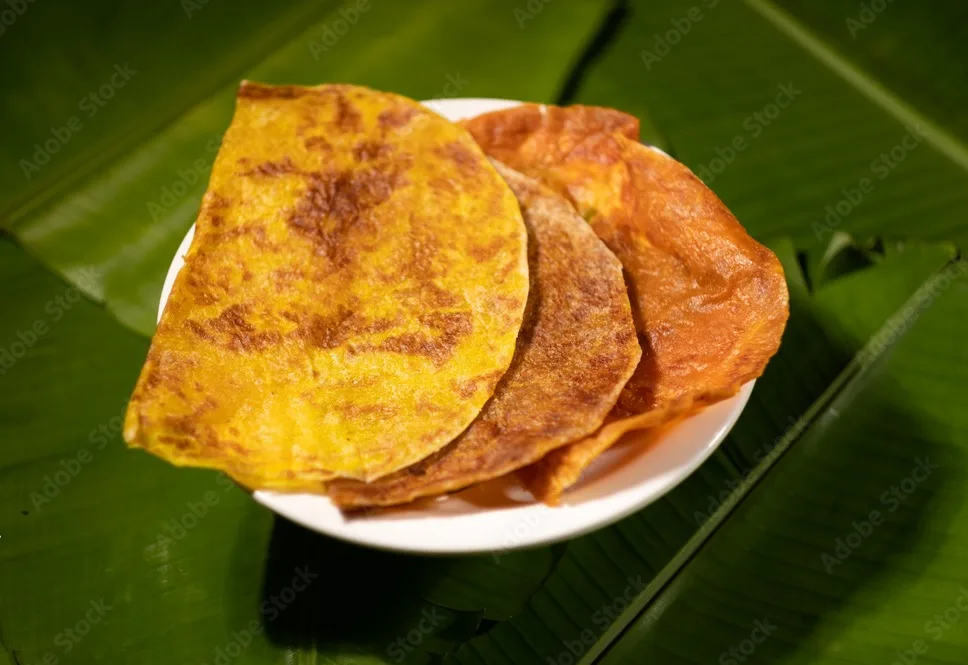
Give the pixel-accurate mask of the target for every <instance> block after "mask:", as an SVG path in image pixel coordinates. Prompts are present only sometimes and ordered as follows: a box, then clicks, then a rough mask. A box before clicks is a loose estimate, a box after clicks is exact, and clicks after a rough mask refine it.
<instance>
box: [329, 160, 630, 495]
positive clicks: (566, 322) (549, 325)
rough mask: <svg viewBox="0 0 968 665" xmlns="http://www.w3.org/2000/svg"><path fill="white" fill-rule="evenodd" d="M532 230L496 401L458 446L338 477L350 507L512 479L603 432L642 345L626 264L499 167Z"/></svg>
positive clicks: (549, 195)
mask: <svg viewBox="0 0 968 665" xmlns="http://www.w3.org/2000/svg"><path fill="white" fill-rule="evenodd" d="M496 166H497V167H498V171H499V172H500V173H501V175H503V176H504V178H505V179H506V180H507V182H508V184H510V185H511V189H512V190H514V193H515V195H516V196H517V197H518V201H519V202H520V204H521V209H522V211H523V212H524V219H525V223H526V224H527V225H528V229H529V231H530V237H529V240H530V245H529V260H530V264H531V282H532V284H531V292H530V295H529V306H528V309H527V313H526V314H525V322H524V325H523V326H522V329H521V335H520V336H519V338H518V348H517V351H516V354H515V358H514V361H512V363H511V367H510V369H508V371H507V373H506V374H505V375H504V377H503V378H502V379H501V381H500V383H498V386H497V389H496V390H495V392H494V397H493V398H492V399H491V401H490V402H488V403H487V405H486V406H485V407H484V409H483V410H482V411H481V414H480V415H479V416H478V417H477V419H476V420H475V421H474V422H473V423H472V424H471V426H470V427H469V428H468V429H467V431H465V432H464V433H463V434H462V435H461V436H459V437H458V438H457V439H456V440H455V441H453V442H452V443H450V444H449V445H448V446H446V447H444V448H443V449H442V450H440V451H439V452H437V453H435V454H434V455H431V456H430V457H428V458H427V459H425V460H422V461H420V462H418V463H417V464H415V465H414V466H412V467H409V468H406V469H403V470H401V471H398V472H397V473H394V474H392V475H390V476H387V477H385V478H381V479H380V480H377V481H375V482H372V483H369V484H367V483H362V482H358V481H334V482H332V483H330V484H329V486H328V492H329V496H330V497H331V498H332V500H333V501H334V502H335V503H336V505H338V506H340V507H342V508H350V509H352V508H363V507H367V506H387V505H394V504H400V503H406V502H409V501H412V500H413V499H416V498H418V497H422V496H432V495H436V494H442V493H444V492H451V491H454V490H457V489H461V488H464V487H467V486H469V485H472V484H474V483H477V482H481V481H484V480H489V479H491V478H495V477H497V476H500V475H503V474H505V473H509V472H511V471H514V470H516V469H519V468H521V467H522V466H524V465H527V464H531V463H532V462H535V461H537V460H538V459H540V458H541V457H542V456H543V455H544V454H545V453H547V452H548V451H549V450H553V449H555V448H557V447H559V446H562V445H564V444H566V443H567V442H569V441H574V440H576V439H579V438H581V437H584V436H586V435H588V434H590V433H592V432H594V431H595V430H597V429H598V428H599V427H600V426H601V424H602V421H603V419H604V418H605V416H606V414H608V412H609V410H611V408H612V407H613V406H614V404H615V401H616V399H618V395H619V392H620V391H621V389H622V386H624V385H625V383H626V381H628V379H629V377H630V376H631V375H632V372H633V371H634V369H635V367H636V365H637V364H638V361H639V357H640V356H641V349H640V348H639V343H638V340H637V336H636V333H635V324H634V323H633V321H632V312H631V308H630V304H629V299H628V294H627V291H626V289H625V282H624V279H623V277H622V266H621V264H620V263H619V262H618V259H616V258H615V256H614V255H613V254H612V253H611V252H610V251H609V250H608V248H607V247H605V245H604V244H603V243H602V241H601V240H599V239H598V237H597V236H596V235H595V233H594V231H592V230H591V228H589V226H588V225H587V224H586V223H585V221H584V220H582V218H581V217H579V216H578V214H577V213H576V212H575V209H574V207H573V206H572V205H571V204H569V203H568V202H567V201H566V200H565V199H563V198H561V197H560V196H558V195H556V194H554V193H553V192H551V191H550V190H548V189H547V188H545V187H542V186H541V185H540V184H538V183H537V182H536V181H535V180H532V179H531V178H528V177H526V176H523V175H521V174H520V173H517V172H516V171H513V170H511V169H509V168H507V167H506V166H503V165H501V164H500V163H496Z"/></svg>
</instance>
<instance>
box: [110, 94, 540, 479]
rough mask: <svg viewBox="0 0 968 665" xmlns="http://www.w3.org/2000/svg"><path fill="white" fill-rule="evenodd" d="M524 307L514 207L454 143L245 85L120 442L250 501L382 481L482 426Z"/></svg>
mask: <svg viewBox="0 0 968 665" xmlns="http://www.w3.org/2000/svg"><path fill="white" fill-rule="evenodd" d="M527 292H528V266H527V231H526V228H525V226H524V221H523V219H522V217H521V213H520V210H519V208H518V204H517V201H516V200H515V198H514V194H513V193H512V192H511V189H510V188H509V187H508V185H507V184H506V183H505V182H504V180H503V179H502V178H501V177H500V175H498V173H497V171H496V170H495V169H494V167H493V166H492V165H491V164H490V163H489V162H488V160H487V159H486V158H485V156H484V155H483V153H482V152H481V150H480V148H478V147H477V145H476V144H475V143H474V141H473V140H472V139H471V137H470V136H469V135H468V133H467V132H466V131H465V130H463V129H462V128H460V127H458V126H456V125H454V124H453V123H450V122H448V121H447V120H445V119H443V118H441V117H439V116H437V115H436V114H434V113H432V112H431V111H429V110H427V109H425V108H423V107H422V106H420V105H419V104H417V103H416V102H414V101H412V100H409V99H406V98H404V97H400V96H397V95H392V94H387V93H382V92H375V91H372V90H368V89H365V88H359V87H355V86H347V85H325V86H320V87H314V88H306V87H298V86H266V85H258V84H252V83H244V84H243V85H242V87H241V89H240V90H239V95H238V102H237V106H236V112H235V116H234V118H233V120H232V124H231V126H230V127H229V129H228V131H227V133H226V135H225V138H224V140H223V143H222V147H221V150H220V151H219V154H218V157H217V159H216V161H215V165H214V168H213V171H212V176H211V181H210V183H209V188H208V191H207V192H206V194H205V197H204V199H203V203H202V208H201V211H200V213H199V216H198V221H197V222H196V231H195V237H194V241H193V242H192V245H191V248H190V250H189V252H188V254H187V256H186V265H185V267H184V269H183V270H182V271H181V273H180V274H179V276H178V278H177V280H176V281H175V284H174V288H173V290H172V292H171V297H170V298H169V300H168V303H167V306H166V308H165V312H164V315H163V316H162V319H161V322H160V323H159V326H158V330H157V332H156V334H155V336H154V339H153V341H152V344H151V348H150V350H149V352H148V358H147V360H146V362H145V366H144V369H143V370H142V373H141V376H140V378H139V380H138V383H137V386H136V388H135V391H134V396H133V397H132V399H131V403H130V405H129V408H128V412H127V416H126V420H125V429H124V436H125V439H126V440H127V441H128V443H129V444H131V445H132V446H138V447H142V448H146V449H147V450H149V451H150V452H152V453H154V454H156V455H158V456H160V457H162V458H164V459H166V460H168V461H170V462H173V463H175V464H178V465H189V466H201V467H214V468H218V469H221V470H223V471H225V472H226V473H228V474H229V475H230V476H232V477H234V478H235V479H237V480H238V481H240V482H242V483H243V484H245V485H247V486H249V487H251V488H272V489H286V490H297V489H302V488H318V486H319V482H320V480H323V479H326V478H329V477H350V478H359V479H365V480H373V479H375V478H379V477H381V476H384V475H386V474H389V473H392V472H394V471H396V470H398V469H401V468H403V467H406V466H409V465H411V464H413V463H414V462H416V461H418V460H420V459H423V458H424V457H426V456H427V455H429V454H431V453H433V452H435V451H436V450H438V449H440V448H441V447H442V446H443V445H445V444H446V443H447V442H449V441H451V440H452V439H453V438H454V437H455V436H457V435H458V434H459V433H460V432H461V431H463V430H464V429H465V428H466V427H467V425H468V424H470V422H471V421H472V420H473V419H474V418H475V417H476V415H477V414H478V413H479V412H480V410H481V407H483V405H484V403H485V402H486V401H487V400H488V398H489V397H490V396H491V394H492V393H493V391H494V388H495V386H496V385H497V382H498V380H499V379H500V378H501V376H502V375H503V373H504V371H505V370H506V369H507V367H508V365H509V363H510V362H511V358H512V356H513V353H514V348H515V343H516V338H517V334H518V331H519V329H520V326H521V321H522V317H523V314H524V307H525V304H526V301H527Z"/></svg>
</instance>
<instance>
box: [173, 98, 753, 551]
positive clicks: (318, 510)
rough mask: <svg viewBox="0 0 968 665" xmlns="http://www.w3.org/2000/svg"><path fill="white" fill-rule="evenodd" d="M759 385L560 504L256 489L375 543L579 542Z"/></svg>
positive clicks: (714, 435)
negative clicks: (361, 512)
mask: <svg viewBox="0 0 968 665" xmlns="http://www.w3.org/2000/svg"><path fill="white" fill-rule="evenodd" d="M518 103H519V102H514V101H508V100H498V99H440V100H433V101H429V102H425V104H426V105H427V106H429V107H430V108H432V109H433V110H434V111H436V112H438V113H440V114H441V115H443V116H445V117H447V118H449V119H450V120H460V119H463V118H467V117H471V116H474V115H477V114H479V113H485V112H487V111H495V110H499V109H503V108H508V107H510V106H515V105H517V104H518ZM194 231H195V227H194V226H193V227H192V228H191V229H190V230H189V231H188V234H187V235H186V236H185V239H184V240H183V241H182V244H181V246H180V247H179V248H178V253H177V254H176V255H175V258H174V259H173V260H172V263H171V267H169V269H168V277H167V278H166V279H165V285H164V288H163V289H162V292H161V302H160V303H159V305H158V317H159V319H160V318H161V312H162V311H163V310H164V307H165V302H166V301H167V300H168V294H169V293H170V292H171V287H172V283H173V282H174V281H175V276H176V275H177V274H178V271H179V270H181V268H182V266H183V265H184V263H185V261H184V258H183V257H184V255H185V253H186V252H187V251H188V247H189V245H190V244H191V241H192V236H193V235H194ZM752 389H753V382H750V383H748V384H747V385H745V386H744V387H743V389H742V390H741V391H740V393H739V394H738V395H737V396H736V397H733V398H732V399H729V400H726V401H725V402H720V403H719V404H716V405H714V406H711V407H709V408H707V409H705V410H704V411H702V412H700V413H699V414H698V415H696V416H693V417H692V418H689V419H688V420H685V421H683V422H682V423H680V424H679V425H677V426H676V427H675V428H673V429H671V430H669V431H668V432H666V433H664V434H663V435H662V436H661V437H660V438H657V439H656V440H654V441H651V442H649V443H647V444H637V445H618V446H615V447H614V448H612V449H611V450H609V451H608V452H606V453H605V454H603V455H602V456H601V457H600V458H599V459H598V460H596V461H595V463H594V464H593V465H592V466H591V467H590V468H589V469H588V470H587V471H586V472H585V474H584V476H583V477H582V480H581V481H580V482H579V483H578V485H576V486H575V487H573V488H572V489H571V490H569V491H568V492H567V493H566V494H565V498H564V500H563V501H562V504H561V505H560V506H557V507H554V508H550V507H548V506H546V505H544V504H541V503H536V502H534V501H533V500H532V498H531V495H530V494H529V493H528V492H527V491H526V490H524V489H523V488H522V487H521V486H520V485H519V484H518V483H517V481H516V480H515V479H513V478H499V479H496V480H493V481H491V482H488V483H484V484H482V485H478V486H477V487H472V488H469V489H467V490H464V491H463V492H459V493H456V494H453V495H450V496H447V497H442V498H439V499H429V500H424V501H421V502H418V503H417V504H413V505H411V506H409V507H404V508H399V509H394V510H391V511H386V512H382V513H378V514H373V515H366V516H360V517H344V516H343V514H342V513H341V512H340V511H339V510H337V509H336V507H335V506H333V504H332V503H330V501H329V499H328V498H326V497H325V496H317V495H313V494H279V493H275V492H261V491H260V492H255V493H254V494H253V496H254V497H255V500H256V501H258V502H259V503H261V504H263V505H265V506H267V507H269V508H271V509H272V510H274V511H275V512H277V513H278V514H280V515H282V516H284V517H287V518H289V519H290V520H292V521H294V522H298V523H299V524H302V525H303V526H305V527H308V528H310V529H313V530H315V531H319V532H320V533H325V534H328V535H330V536H333V537H335V538H340V539H342V540H347V541H350V542H353V543H359V544H361V545H369V546H372V547H379V548H386V549H393V550H404V551H410V552H423V553H434V554H455V553H469V552H486V551H495V552H501V551H507V550H512V549H518V548H522V547H530V546H534V545H540V544H543V543H550V542H554V541H557V540H563V539H565V538H571V537H574V536H577V535H579V534H582V533H586V532H588V531H592V530H594V529H597V528H600V527H602V526H605V525H607V524H610V523H612V522H615V521H617V520H619V519H621V518H622V517H625V516H626V515H628V514H630V513H632V512H635V511H636V510H639V509H640V508H642V507H643V506H645V505H647V504H649V503H651V502H653V501H655V500H656V499H657V498H659V497H660V496H662V495H663V494H665V493H666V492H668V491H669V490H670V489H672V488H673V487H675V486H676V485H678V484H679V483H680V482H682V480H683V479H684V478H685V477H686V476H688V475H689V474H690V473H692V472H693V471H694V470H695V469H696V468H697V467H698V466H699V465H700V464H702V462H703V461H704V460H705V459H706V458H707V457H709V456H710V455H711V454H712V452H713V451H714V450H715V449H716V447H717V446H719V444H720V442H721V441H722V440H723V438H724V437H725V436H726V434H727V433H728V432H729V430H730V429H731V428H732V426H733V424H734V423H735V422H736V419H737V418H738V417H739V414H740V413H741V412H742V411H743V407H744V406H745V405H746V401H747V400H748V399H749V396H750V392H751V391H752Z"/></svg>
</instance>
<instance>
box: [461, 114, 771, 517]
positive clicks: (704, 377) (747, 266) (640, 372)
mask: <svg viewBox="0 0 968 665" xmlns="http://www.w3.org/2000/svg"><path fill="white" fill-rule="evenodd" d="M572 108H573V107H572ZM504 113H511V115H512V116H513V115H514V109H512V110H511V111H510V112H496V113H490V114H486V115H483V116H479V117H477V118H473V119H471V120H469V121H466V122H465V126H466V127H468V129H470V131H471V133H472V134H473V135H474V137H475V139H476V140H477V141H478V143H480V145H481V147H483V148H484V151H485V152H487V153H488V154H491V155H493V156H500V158H501V159H503V160H506V161H507V163H509V165H510V166H512V167H513V168H515V169H518V170H520V171H522V172H524V173H526V174H529V175H531V176H533V177H535V178H537V179H539V180H541V181H542V182H544V183H545V184H547V185H549V186H551V187H552V188H554V189H556V190H557V191H559V192H561V193H563V194H565V195H566V196H567V197H568V198H569V199H570V200H571V201H572V202H573V203H574V205H575V206H576V207H577V209H578V211H579V212H580V213H581V215H582V216H583V217H584V218H585V219H587V220H588V222H589V224H590V225H591V226H592V228H593V229H594V230H595V232H596V233H597V234H598V236H599V237H600V238H601V239H602V240H603V241H604V242H605V244H606V245H608V247H609V248H610V249H611V250H612V251H613V252H614V253H615V255H616V256H617V257H618V258H619V260H620V261H621V262H622V265H623V266H624V268H625V272H626V276H627V280H628V283H629V288H630V294H631V299H632V308H633V313H634V315H635V319H636V328H637V330H638V333H639V339H640V342H641V344H642V349H643V354H642V360H641V361H640V363H639V366H638V368H637V369H636V372H635V374H634V375H633V376H632V378H631V379H630V381H629V383H628V385H627V386H626V387H625V389H624V390H623V391H622V394H621V396H620V397H619V400H618V404H617V405H616V406H615V408H614V409H613V410H612V412H611V413H610V414H609V416H608V418H607V419H606V424H605V425H604V427H603V428H602V429H601V430H600V431H598V432H597V433H596V434H595V435H593V436H591V437H589V438H587V439H585V440H583V441H580V442H576V443H574V444H571V445H569V446H567V447H564V448H561V449H559V450H556V451H554V452H552V453H550V454H549V455H548V456H546V457H545V458H544V459H543V460H542V461H541V462H540V463H539V464H538V465H537V468H536V469H532V470H531V477H530V480H531V485H530V487H531V489H532V491H533V492H534V493H535V495H536V496H538V497H539V498H541V499H542V500H545V501H547V502H551V503H554V502H556V501H558V500H559V498H560V496H561V493H562V492H563V491H564V489H565V488H567V487H569V486H570V485H571V484H573V483H574V482H576V481H577V480H578V477H579V476H580V474H581V472H582V470H583V469H584V468H585V467H586V466H587V465H588V464H589V463H590V462H591V461H592V460H593V459H594V458H595V457H597V456H598V455H599V454H600V453H601V452H603V451H604V450H606V449H607V448H608V447H609V446H611V445H612V444H613V443H614V442H615V441H616V440H617V439H618V438H619V437H620V436H621V435H622V434H623V433H625V432H628V431H631V430H636V429H643V428H648V427H654V426H656V425H660V424H662V423H665V422H668V421H669V420H671V419H673V418H675V417H677V416H679V415H682V414H686V413H691V412H692V411H695V410H697V409H699V408H701V407H703V406H705V405H708V404H711V403H714V402H716V401H719V400H722V399H726V398H728V397H730V396H732V395H734V394H736V392H737V391H738V390H739V388H740V387H741V386H742V385H743V384H744V383H746V382H747V381H750V380H752V379H754V378H756V377H757V376H759V375H760V374H761V373H762V372H763V369H764V367H765V366H766V363H767V361H768V360H769V359H770V357H771V356H772V355H773V354H774V353H775V352H776V349H777V348H778V346H779V343H780V338H781V336H782V333H783V329H784V326H785V323H786V319H787V316H788V311H789V310H788V295H787V289H786V283H785V281H784V277H783V270H782V268H781V266H780V263H779V261H778V260H777V258H776V257H775V256H774V255H773V253H772V252H770V251H769V250H768V249H767V248H765V247H763V246H762V245H760V244H759V243H757V242H756V241H755V240H753V239H752V238H751V237H750V236H749V235H748V234H747V233H746V231H745V230H744V229H743V227H742V226H741V225H740V224H739V222H737V221H736V218H735V217H733V215H732V214H731V213H730V212H729V210H727V209H726V206H724V205H723V203H722V202H721V201H720V200H719V199H718V198H717V197H716V195H715V194H713V192H711V191H710V190H709V189H708V188H707V187H706V186H705V185H704V184H703V183H702V182H701V181H700V180H699V179H698V178H696V177H695V176H694V175H693V174H692V173H691V172H690V171H689V169H687V168H686V167H685V166H683V165H682V164H680V163H679V162H677V161H675V160H674V159H672V158H671V157H668V156H666V155H664V154H662V153H660V152H658V151H656V150H653V149H651V148H648V147H646V146H643V145H641V144H640V143H638V142H636V141H634V140H632V139H630V138H629V137H628V136H627V135H624V134H622V133H618V132H607V131H587V132H586V131H584V130H583V129H581V128H579V129H578V130H575V131H573V132H571V133H570V135H569V136H568V137H566V138H561V137H558V136H556V134H555V131H553V130H552V129H549V127H547V126H545V125H543V124H541V123H540V122H539V123H538V124H537V125H536V127H537V128H536V129H528V128H527V127H528V126H527V124H524V123H521V121H520V119H519V118H513V117H512V119H511V120H509V121H508V126H509V127H522V126H523V127H525V128H526V129H525V130H524V131H522V132H520V133H519V135H518V136H517V138H516V139H515V138H513V137H512V136H511V134H510V133H509V131H504V130H501V129H500V127H501V126H502V125H504V124H505V119H504V117H503V114H504ZM561 113H565V114H568V113H578V114H582V113H584V112H583V111H580V110H572V109H571V108H569V109H559V110H558V111H555V112H554V115H560V114H561ZM557 122H558V124H559V125H560V126H565V127H567V126H568V124H567V122H565V123H562V122H561V121H560V120H559V121H557ZM495 136H500V137H501V140H500V144H499V149H495V150H492V149H491V143H490V142H491V140H492V138H493V137H495ZM535 137H540V140H541V141H544V142H547V143H548V145H549V146H552V147H551V148H549V149H550V150H556V149H555V148H554V147H553V146H558V145H566V146H568V149H567V151H566V152H564V153H563V154H562V153H561V151H558V154H556V157H555V160H554V161H553V162H549V161H548V160H547V159H545V158H536V157H535V156H536V155H541V154H542V150H541V148H540V145H537V144H536V142H537V139H536V138H535ZM515 145H519V146H521V149H520V150H519V151H515V149H514V146H515Z"/></svg>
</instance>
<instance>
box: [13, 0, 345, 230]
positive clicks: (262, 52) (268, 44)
mask: <svg viewBox="0 0 968 665" xmlns="http://www.w3.org/2000/svg"><path fill="white" fill-rule="evenodd" d="M334 4H335V2H333V1H332V0H326V1H324V2H306V3H304V4H303V5H301V6H300V7H299V8H298V10H294V11H293V12H292V13H290V14H287V15H284V16H283V17H281V18H279V19H277V20H276V21H274V22H273V23H270V24H268V25H267V26H266V28H265V29H264V30H262V31H260V33H259V34H260V35H267V36H266V37H265V38H263V39H262V40H260V44H259V45H258V46H259V48H257V49H255V50H253V49H252V46H253V44H252V41H251V40H247V41H245V42H242V43H240V45H239V46H238V47H237V48H236V49H234V50H233V51H232V52H231V53H230V54H229V55H228V56H227V57H226V58H225V61H226V64H225V65H224V66H222V67H220V68H218V69H217V70H215V71H213V73H212V74H211V76H210V77H209V80H208V82H207V84H203V85H201V86H198V87H197V88H196V89H189V90H187V91H186V92H185V94H184V96H183V99H184V100H185V101H184V102H183V103H182V104H181V105H179V106H173V107H172V108H171V110H170V111H169V112H168V114H167V115H164V116H161V117H160V118H158V119H156V120H154V121H153V122H149V123H145V124H144V125H141V126H140V127H138V128H137V129H135V130H133V131H130V132H128V133H127V134H125V135H123V136H120V137H119V136H114V137H110V136H109V137H106V139H108V140H104V141H99V142H98V143H96V144H94V145H91V146H90V147H88V148H87V149H85V150H83V151H82V152H81V153H79V154H77V155H75V156H74V157H73V158H71V159H69V160H68V161H66V162H65V163H64V165H63V166H62V167H61V169H60V171H59V173H60V174H62V175H61V176H60V177H59V178H57V179H55V180H51V181H48V183H47V184H46V185H45V186H44V187H43V188H42V189H40V190H37V191H36V192H34V193H33V194H31V195H29V196H28V197H26V198H23V199H20V200H14V201H13V203H12V204H11V205H10V207H8V208H7V209H6V210H0V228H2V229H5V230H6V229H13V228H14V226H15V225H16V223H17V222H18V221H20V220H21V219H23V218H25V217H28V216H29V215H31V214H32V213H34V212H35V211H37V210H38V209H40V208H42V207H44V205H46V204H47V203H49V202H51V201H54V200H57V199H59V198H61V197H64V196H66V195H67V194H68V193H70V192H71V191H74V190H76V189H79V188H80V185H81V183H83V182H84V181H85V180H87V179H89V178H90V177H91V176H92V175H93V174H96V173H100V172H103V171H106V170H108V169H109V168H110V167H111V165H112V164H115V163H118V162H119V161H121V160H122V159H123V158H124V157H125V155H127V154H129V153H131V152H134V151H135V150H136V148H137V147H138V146H140V145H143V144H144V143H147V142H148V141H150V140H151V138H152V137H153V136H157V135H160V134H162V133H164V132H165V131H166V130H167V129H168V128H169V127H171V126H172V125H174V124H176V123H177V122H178V121H179V120H180V119H181V118H182V117H184V116H185V115H186V114H188V113H190V112H191V110H192V109H194V108H197V107H199V106H201V105H203V104H205V103H207V102H208V100H209V99H211V98H212V97H214V96H215V95H217V94H219V92H221V91H222V90H224V88H225V86H226V85H227V84H228V82H230V81H232V80H234V79H238V77H239V75H240V74H241V73H243V72H245V71H248V70H249V69H251V68H253V67H256V66H258V65H259V64H260V63H262V62H264V61H265V60H266V59H267V58H268V57H270V56H271V54H272V53H274V52H275V51H277V50H278V49H279V48H280V47H281V46H282V45H283V44H285V43H287V42H288V41H289V39H291V37H292V35H294V34H299V33H301V32H304V31H305V30H306V27H307V25H310V24H311V23H315V22H316V21H318V20H319V19H320V17H322V16H324V15H327V14H328V13H329V12H330V9H331V7H332V6H333V5H334Z"/></svg>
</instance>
